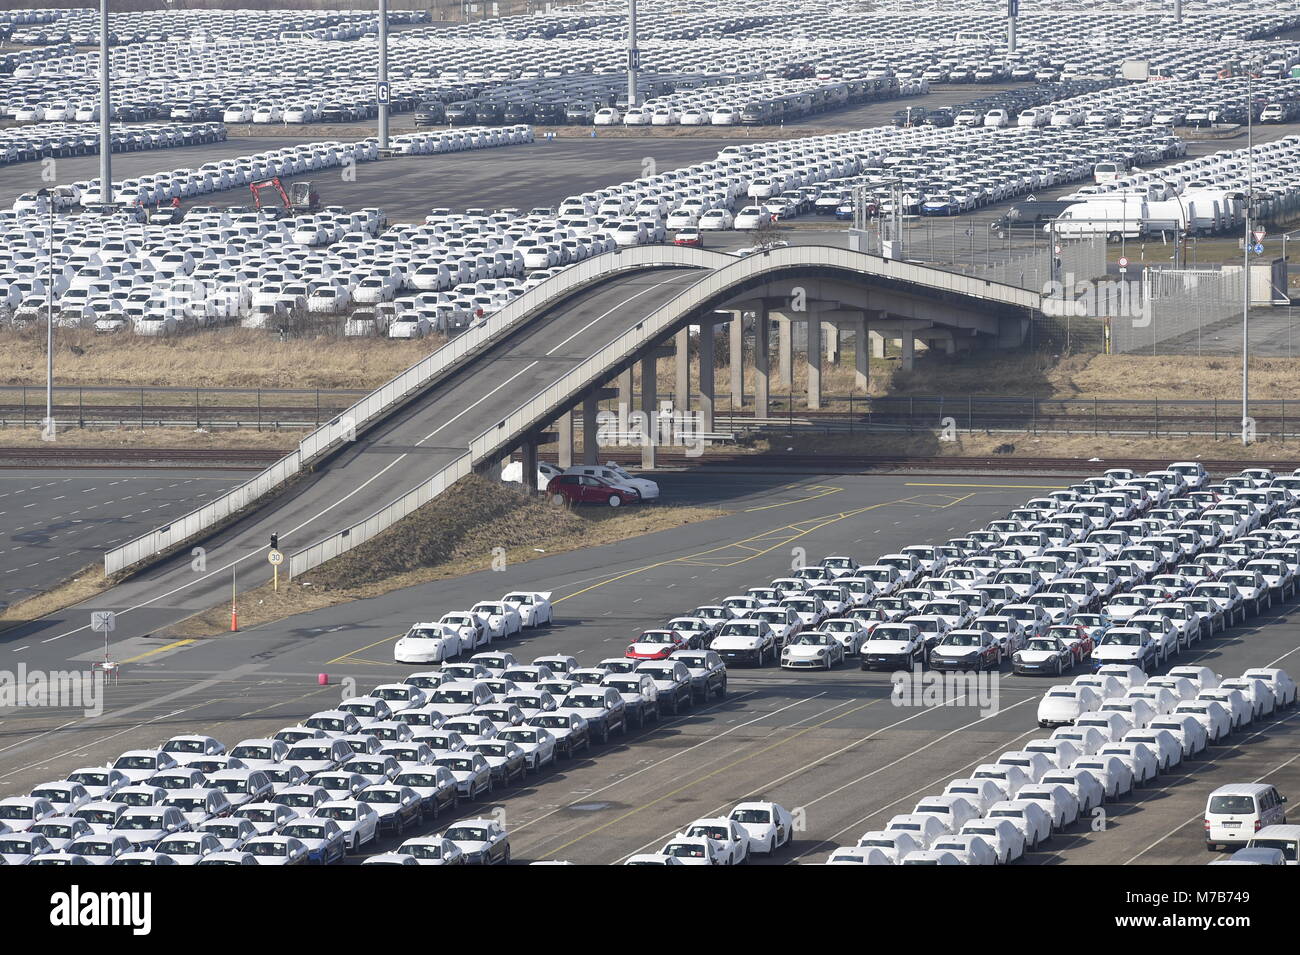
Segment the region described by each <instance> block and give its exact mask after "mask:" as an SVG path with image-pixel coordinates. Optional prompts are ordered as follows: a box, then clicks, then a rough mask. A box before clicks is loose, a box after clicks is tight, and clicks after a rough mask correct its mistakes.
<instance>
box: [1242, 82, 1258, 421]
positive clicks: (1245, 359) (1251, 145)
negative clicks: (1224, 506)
mask: <svg viewBox="0 0 1300 955" xmlns="http://www.w3.org/2000/svg"><path fill="white" fill-rule="evenodd" d="M1253 68H1254V64H1253V63H1247V64H1246V215H1245V219H1246V228H1245V231H1244V232H1243V236H1244V238H1243V239H1242V242H1241V260H1242V269H1241V284H1242V293H1241V443H1242V444H1243V445H1247V444H1250V438H1251V434H1250V431H1251V429H1250V245H1251V242H1250V240H1251V239H1252V238H1253V236H1252V235H1251V234H1250V211H1251V204H1252V203H1253V202H1254V201H1255V95H1254V87H1253V85H1252V83H1251V70H1252V69H1253Z"/></svg>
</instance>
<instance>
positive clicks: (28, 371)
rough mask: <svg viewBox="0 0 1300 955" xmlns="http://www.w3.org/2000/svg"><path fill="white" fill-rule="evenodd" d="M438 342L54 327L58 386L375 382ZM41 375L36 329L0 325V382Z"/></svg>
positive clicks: (34, 380) (39, 379)
mask: <svg viewBox="0 0 1300 955" xmlns="http://www.w3.org/2000/svg"><path fill="white" fill-rule="evenodd" d="M38 332H39V334H38ZM442 343H443V339H442V337H441V336H430V337H428V338H425V339H423V340H421V341H401V340H394V339H388V338H333V337H329V338H326V337H321V338H302V339H290V340H288V341H279V340H277V339H276V337H275V336H274V335H272V334H269V333H267V332H264V331H259V330H256V329H246V328H223V329H211V330H204V331H201V332H196V333H195V334H193V335H178V336H176V337H174V338H162V339H158V338H140V337H138V336H135V335H96V334H95V333H94V332H93V331H86V330H82V329H59V330H58V331H57V333H56V336H55V346H54V347H55V352H54V371H55V376H56V380H57V381H58V383H59V384H60V385H63V386H66V385H135V386H170V387H189V388H196V387H198V388H374V387H377V386H379V385H381V384H383V383H384V382H385V381H387V380H388V379H390V378H392V377H393V376H395V375H396V374H398V373H399V372H401V371H404V370H406V369H407V368H408V367H410V366H411V365H413V364H415V363H416V362H417V361H419V360H420V359H421V358H423V357H424V356H425V355H427V354H429V353H430V352H432V351H433V350H434V349H436V348H437V347H439V346H440V345H441V344H442ZM44 382H45V337H44V332H43V330H41V329H35V328H29V329H23V330H15V329H5V330H3V331H0V384H6V385H36V384H41V385H43V384H44Z"/></svg>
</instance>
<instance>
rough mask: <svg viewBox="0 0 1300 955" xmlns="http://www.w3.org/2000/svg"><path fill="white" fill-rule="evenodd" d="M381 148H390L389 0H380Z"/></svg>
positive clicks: (378, 97) (378, 92)
mask: <svg viewBox="0 0 1300 955" xmlns="http://www.w3.org/2000/svg"><path fill="white" fill-rule="evenodd" d="M376 99H378V100H379V148H380V149H387V148H388V0H379V83H378V85H377V86H376Z"/></svg>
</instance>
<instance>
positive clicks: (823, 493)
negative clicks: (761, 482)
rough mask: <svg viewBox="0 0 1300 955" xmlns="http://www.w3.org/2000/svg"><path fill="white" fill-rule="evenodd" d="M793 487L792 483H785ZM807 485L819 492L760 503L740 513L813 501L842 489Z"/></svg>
mask: <svg viewBox="0 0 1300 955" xmlns="http://www.w3.org/2000/svg"><path fill="white" fill-rule="evenodd" d="M787 486H788V487H793V486H794V485H787ZM809 487H810V488H811V489H813V490H820V491H821V493H820V494H813V495H810V496H809V497H799V498H795V499H794V500H793V501H780V502H778V503H776V504H760V505H758V506H757V507H747V508H745V510H744V511H742V512H741V513H743V514H748V513H750V512H751V511H770V510H771V509H772V508H774V507H789V506H790V505H791V504H803V503H804V502H805V501H815V500H817V499H818V498H823V497H829V496H830V495H832V494H838V493H840V492H841V491H843V490H844V488H842V487H831V486H830V485H829V484H812V485H809Z"/></svg>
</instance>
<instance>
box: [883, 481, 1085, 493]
mask: <svg viewBox="0 0 1300 955" xmlns="http://www.w3.org/2000/svg"><path fill="white" fill-rule="evenodd" d="M903 487H987V488H1018V489H1022V490H1023V489H1028V488H1039V489H1040V490H1044V491H1059V490H1061V488H1063V487H1065V485H1064V484H949V483H946V482H942V481H906V482H904V484H903Z"/></svg>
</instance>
